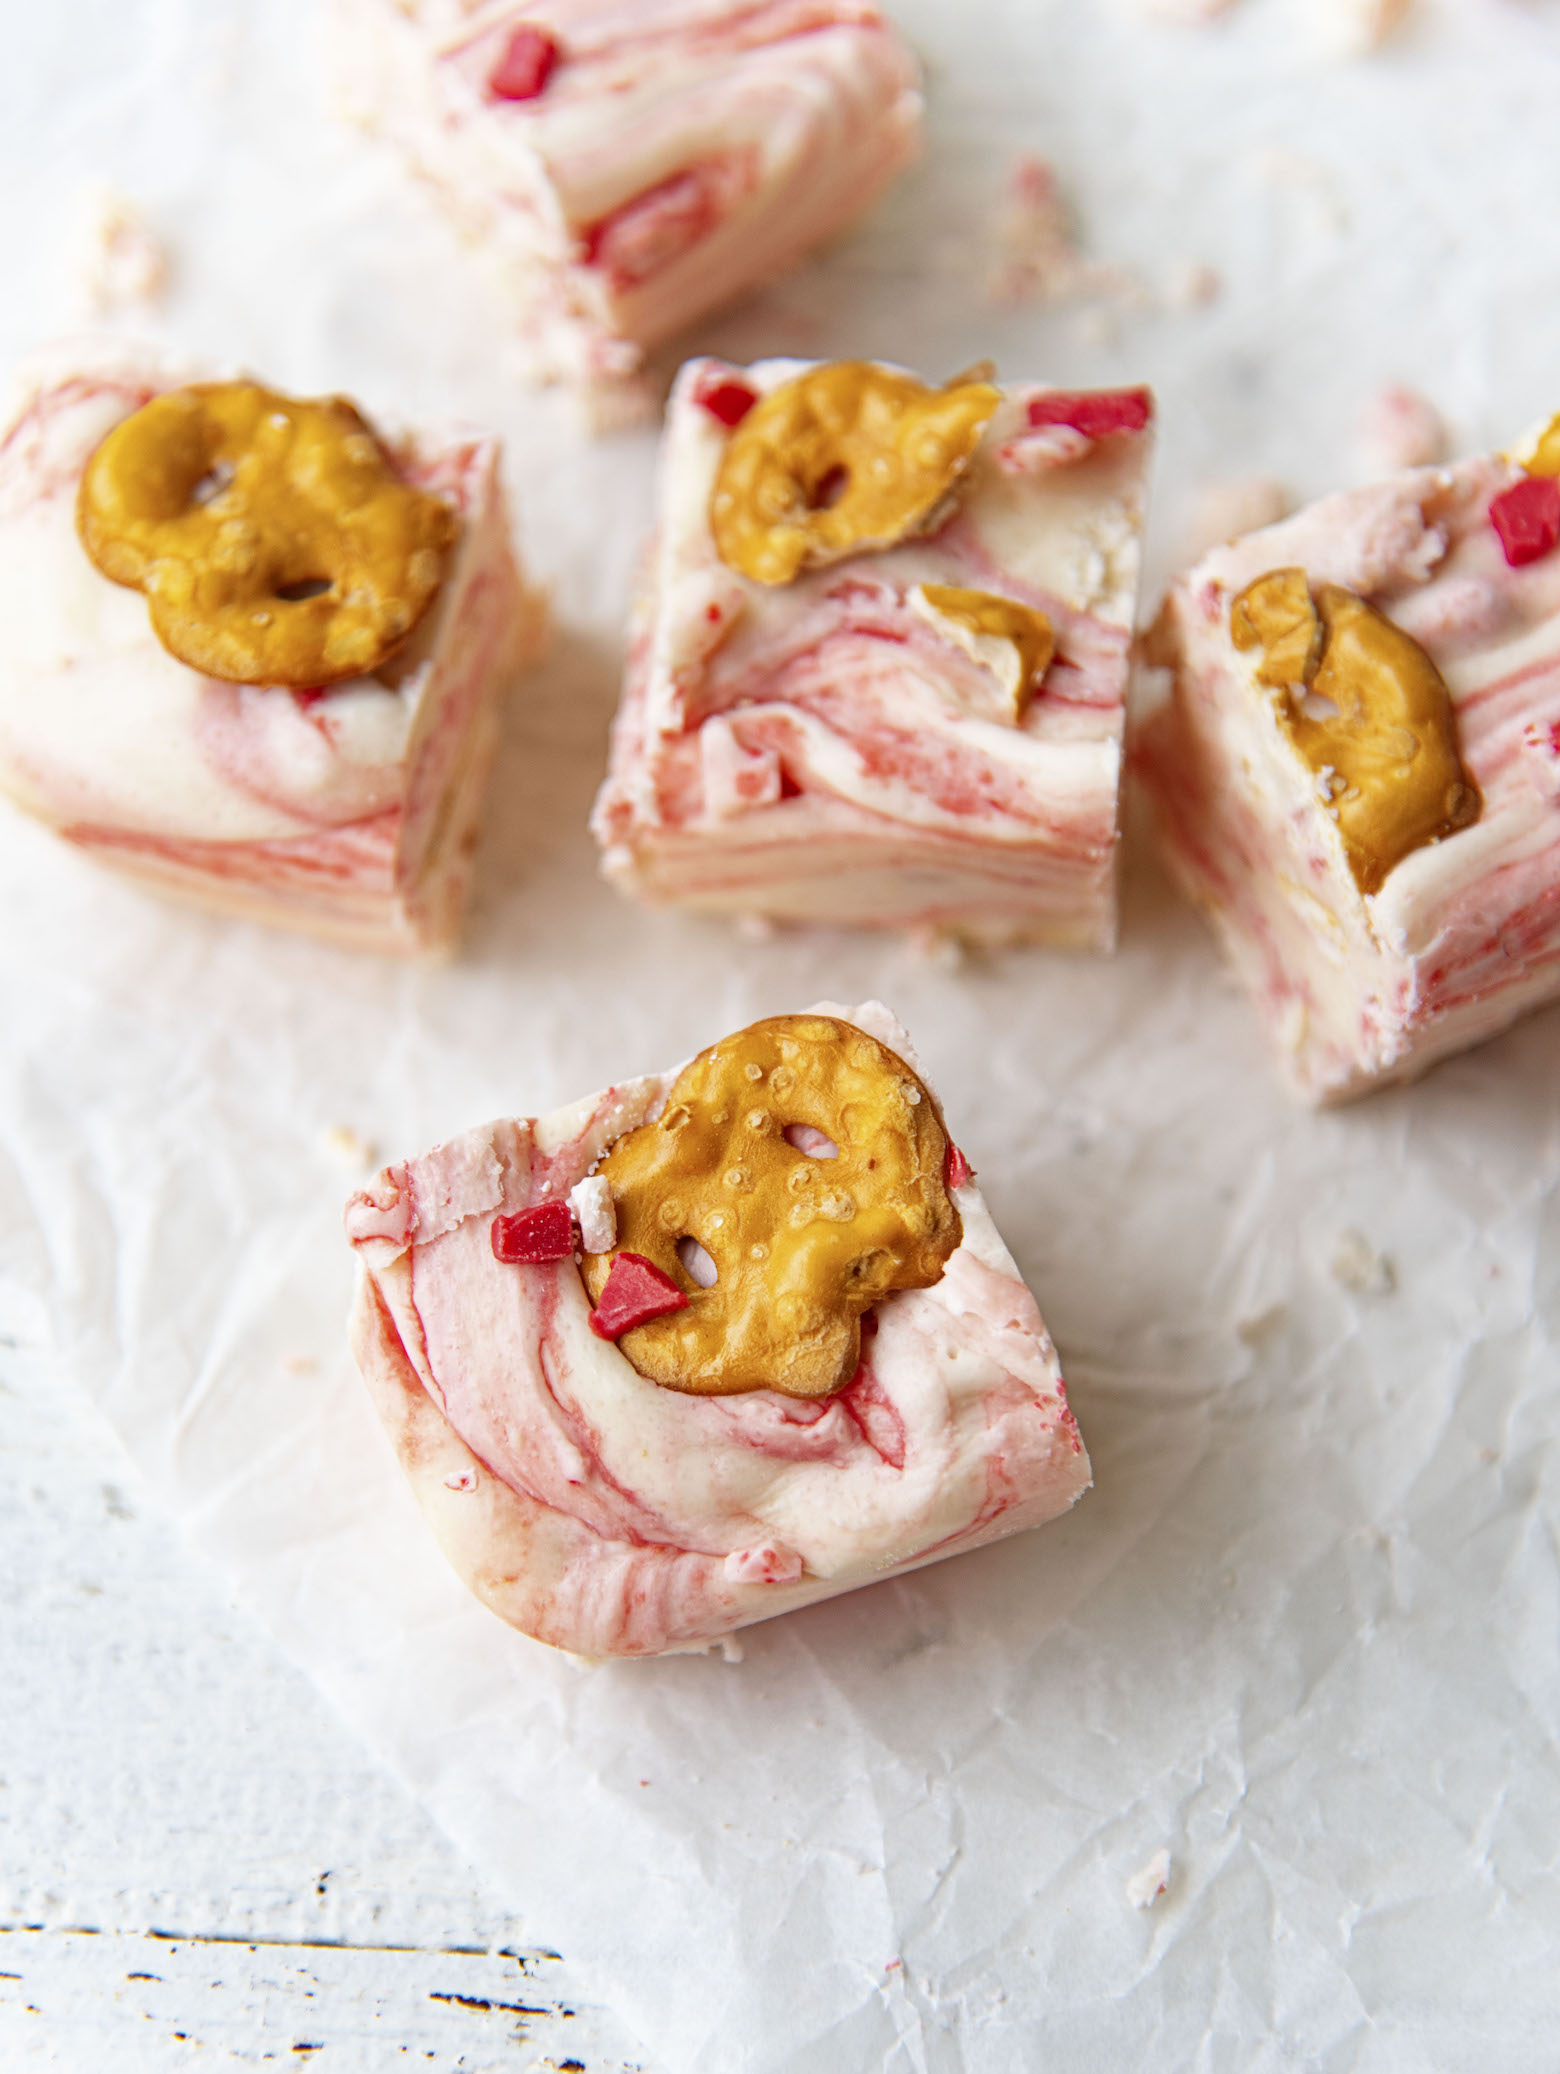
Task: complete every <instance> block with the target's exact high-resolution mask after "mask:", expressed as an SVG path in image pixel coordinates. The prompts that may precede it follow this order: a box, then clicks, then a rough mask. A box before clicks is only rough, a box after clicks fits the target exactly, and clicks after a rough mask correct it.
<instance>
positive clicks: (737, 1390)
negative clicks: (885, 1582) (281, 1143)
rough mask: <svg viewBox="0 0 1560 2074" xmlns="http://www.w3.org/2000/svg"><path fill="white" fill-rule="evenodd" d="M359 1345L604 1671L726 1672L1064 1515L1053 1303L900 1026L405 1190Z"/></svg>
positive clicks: (470, 1558) (511, 1562) (373, 1273)
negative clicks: (748, 1630)
mask: <svg viewBox="0 0 1560 2074" xmlns="http://www.w3.org/2000/svg"><path fill="white" fill-rule="evenodd" d="M346 1227H347V1234H348V1237H349V1239H350V1240H351V1243H352V1245H353V1246H354V1247H355V1249H356V1251H357V1255H358V1259H359V1262H360V1264H361V1267H362V1270H363V1272H362V1277H361V1280H360V1284H359V1292H358V1299H357V1305H356V1309H355V1312H354V1317H353V1326H352V1338H353V1350H354V1352H355V1354H356V1357H357V1361H358V1364H359V1367H360V1368H361V1371H362V1374H363V1377H364V1380H365V1382H366V1384H367V1386H368V1389H369V1391H370V1394H371V1395H372V1397H373V1400H374V1403H375V1405H376V1407H377V1409H378V1411H379V1414H380V1417H381V1418H382V1419H383V1421H384V1424H385V1426H386V1429H387V1430H388V1432H389V1435H390V1438H391V1440H392V1442H393V1444H394V1447H395V1450H396V1453H397V1455H398V1456H399V1458H400V1461H401V1464H402V1466H403V1468H404V1469H405V1471H406V1473H407V1475H408V1477H409V1478H410V1480H411V1483H412V1485H413V1488H414V1491H415V1493H416V1495H417V1498H418V1501H419V1503H420V1504H421V1506H422V1508H423V1511H424V1513H425V1515H426V1517H427V1519H428V1521H429V1523H430V1525H431V1527H432V1529H433V1532H434V1534H435V1536H436V1537H437V1539H438V1541H439V1543H440V1545H441V1547H442V1548H443V1550H444V1553H445V1555H446V1556H447V1557H448V1559H449V1561H450V1563H451V1564H452V1565H453V1567H454V1568H455V1570H456V1571H457V1572H458V1573H459V1575H460V1576H461V1577H462V1579H463V1580H464V1581H465V1583H466V1584H467V1585H468V1586H469V1587H470V1588H471V1590H473V1591H474V1592H475V1593H476V1594H477V1596H478V1597H479V1598H481V1599H482V1600H483V1601H484V1603H485V1604H487V1605H488V1606H489V1607H491V1608H492V1610H493V1611H494V1612H495V1613H497V1614H499V1615H500V1616H501V1617H502V1618H503V1619H504V1620H507V1621H508V1622H510V1624H511V1625H512V1626H514V1627H517V1628H520V1629H521V1630H522V1631H523V1632H525V1633H526V1634H528V1635H531V1636H533V1637H535V1638H536V1639H537V1640H539V1641H542V1642H548V1643H551V1644H553V1645H554V1646H555V1647H558V1648H561V1649H567V1650H570V1651H572V1652H574V1653H575V1654H577V1655H581V1656H589V1657H604V1656H657V1655H662V1654H665V1653H667V1652H670V1651H676V1650H681V1649H698V1648H703V1647H707V1646H708V1645H709V1644H710V1643H712V1642H715V1641H718V1640H720V1639H721V1638H722V1637H723V1636H726V1635H729V1634H730V1633H731V1632H732V1631H733V1630H734V1629H736V1628H739V1627H744V1626H746V1625H747V1624H748V1623H749V1622H751V1621H757V1620H767V1619H768V1618H770V1617H771V1616H772V1615H774V1614H777V1613H784V1612H788V1611H790V1610H791V1609H792V1608H794V1607H798V1606H804V1605H807V1604H809V1603H810V1602H811V1601H813V1600H817V1599H825V1598H831V1597H833V1596H834V1595H835V1594H837V1593H839V1592H845V1591H852V1590H854V1589H855V1588H856V1586H858V1585H862V1584H871V1583H875V1582H876V1581H877V1580H878V1579H880V1578H883V1577H888V1576H895V1575H898V1574H900V1573H901V1572H903V1571H906V1570H911V1569H915V1568H917V1567H919V1566H920V1565H921V1564H923V1563H930V1562H937V1561H940V1560H941V1559H942V1558H943V1557H944V1556H951V1555H957V1554H959V1553H961V1552H962V1551H964V1550H967V1549H972V1548H978V1547H981V1546H983V1545H984V1544H985V1543H987V1542H990V1541H994V1540H997V1539H999V1538H1001V1537H1002V1536H1003V1535H1006V1534H1011V1533H1016V1532H1018V1531H1019V1530H1020V1529H1022V1528H1026V1527H1034V1526H1040V1525H1042V1524H1043V1523H1044V1522H1045V1521H1047V1520H1050V1519H1054V1518H1055V1517H1057V1516H1058V1515H1059V1514H1060V1513H1063V1512H1065V1511H1066V1510H1067V1509H1068V1508H1069V1507H1070V1506H1071V1505H1072V1504H1073V1503H1074V1501H1075V1500H1076V1499H1077V1498H1078V1497H1080V1496H1081V1495H1082V1493H1083V1492H1084V1491H1085V1490H1087V1489H1088V1486H1089V1460H1088V1456H1087V1454H1086V1453H1085V1452H1084V1447H1083V1442H1082V1440H1081V1439H1080V1437H1079V1434H1078V1427H1077V1423H1076V1421H1075V1420H1074V1418H1073V1415H1072V1413H1071V1411H1070V1409H1069V1408H1068V1404H1067V1392H1066V1387H1065V1385H1064V1383H1063V1381H1062V1377H1061V1371H1060V1369H1059V1367H1058V1364H1057V1359H1056V1351H1055V1349H1054V1347H1053V1346H1052V1344H1051V1341H1050V1338H1049V1337H1048V1335H1047V1333H1046V1330H1045V1327H1044V1325H1043V1324H1042V1322H1041V1318H1040V1313H1039V1311H1038V1310H1037V1309H1036V1307H1035V1301H1034V1298H1033V1297H1032V1296H1031V1295H1030V1293H1029V1291H1028V1290H1027V1289H1026V1288H1025V1286H1024V1284H1023V1282H1022V1280H1021V1279H1020V1277H1019V1274H1018V1271H1017V1269H1016V1268H1015V1266H1014V1264H1013V1261H1012V1258H1011V1256H1010V1255H1009V1253H1008V1251H1007V1248H1006V1247H1005V1246H1004V1245H1003V1243H1002V1240H1001V1239H1000V1238H999V1237H998V1235H997V1231H996V1227H995V1226H994V1225H993V1223H992V1221H991V1218H990V1215H989V1214H988V1212H987V1210H986V1207H985V1204H984V1202H983V1201H982V1198H981V1193H980V1190H979V1189H978V1188H977V1186H976V1185H975V1177H974V1174H973V1173H972V1171H971V1169H970V1165H969V1162H968V1161H967V1160H966V1159H965V1158H964V1156H963V1154H962V1153H961V1152H960V1151H959V1150H958V1148H957V1146H956V1145H954V1143H953V1142H952V1140H951V1139H950V1138H949V1136H948V1133H947V1128H946V1125H945V1123H944V1121H943V1116H942V1112H941V1110H940V1108H939V1107H938V1104H937V1101H936V1098H935V1096H934V1095H933V1094H932V1091H931V1089H930V1088H929V1087H928V1085H927V1083H926V1080H925V1077H924V1074H923V1073H922V1072H921V1070H920V1068H919V1066H918V1065H917V1063H916V1060H915V1055H914V1053H913V1052H912V1051H911V1049H910V1042H909V1039H908V1037H907V1036H906V1035H905V1032H904V1031H903V1030H902V1029H901V1028H900V1026H899V1025H898V1023H897V1022H896V1021H895V1020H894V1018H893V1017H892V1016H891V1015H890V1014H889V1012H888V1010H887V1009H886V1008H884V1007H883V1005H882V1004H881V1003H880V1002H868V1003H866V1004H865V1005H864V1006H862V1007H859V1008H841V1007H837V1006H834V1005H833V1004H830V1003H823V1004H821V1005H820V1006H818V1007H816V1008H813V1009H809V1010H807V1011H806V1012H805V1013H803V1014H800V1015H783V1016H774V1017H770V1018H769V1019H768V1020H766V1021H764V1022H760V1023H755V1024H752V1025H750V1026H749V1027H748V1028H747V1029H745V1030H741V1031H738V1032H736V1033H735V1034H734V1035H732V1036H729V1037H726V1038H724V1039H722V1040H721V1042H720V1043H718V1044H715V1045H712V1046H711V1047H710V1048H709V1049H708V1050H707V1051H704V1052H702V1053H700V1055H699V1056H698V1057H697V1058H696V1059H694V1060H693V1061H692V1062H691V1063H690V1064H688V1065H686V1066H683V1067H680V1068H674V1069H673V1070H672V1071H671V1072H668V1073H652V1074H649V1075H647V1076H645V1077H644V1078H642V1079H636V1080H629V1081H624V1082H621V1083H620V1084H618V1085H617V1086H614V1087H610V1088H608V1089H607V1090H606V1091H605V1092H604V1093H602V1094H599V1095H594V1096H591V1097H589V1098H588V1099H586V1100H585V1101H582V1102H578V1103H576V1104H575V1105H574V1106H573V1107H572V1108H569V1109H565V1110H562V1111H560V1112H558V1113H557V1114H554V1115H552V1116H547V1117H543V1118H540V1119H532V1118H519V1119H514V1120H509V1121H505V1122H500V1123H495V1124H489V1125H486V1126H485V1127H483V1128H481V1129H478V1130H474V1131H471V1132H468V1133H467V1135H466V1136H465V1137H462V1138H457V1139H455V1140H454V1141H453V1142H451V1143H450V1144H447V1145H443V1146H440V1147H438V1148H437V1149H436V1150H434V1151H432V1152H430V1153H427V1154H426V1155H425V1156H424V1157H422V1158H421V1159H414V1160H409V1161H407V1162H406V1163H405V1164H403V1165H400V1166H395V1167H390V1168H387V1169H386V1170H385V1171H384V1172H383V1173H381V1174H380V1175H379V1176H378V1177H377V1178H376V1179H375V1180H374V1181H372V1182H370V1183H369V1184H368V1186H367V1187H366V1188H364V1189H363V1190H361V1191H360V1192H359V1193H358V1194H357V1195H355V1196H354V1197H353V1198H352V1200H351V1202H350V1203H349V1204H348V1206H347V1211H346Z"/></svg>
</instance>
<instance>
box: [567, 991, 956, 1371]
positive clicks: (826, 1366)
mask: <svg viewBox="0 0 1560 2074" xmlns="http://www.w3.org/2000/svg"><path fill="white" fill-rule="evenodd" d="M794 1126H805V1127H806V1130H810V1131H811V1132H814V1133H822V1135H823V1136H824V1137H825V1138H827V1139H830V1140H832V1141H833V1143H834V1145H835V1146H836V1147H837V1148H838V1156H837V1157H834V1158H823V1159H819V1158H814V1157H810V1156H809V1154H808V1153H806V1152H804V1151H802V1150H801V1149H800V1148H799V1147H798V1146H797V1145H796V1144H794V1143H793V1142H792V1141H791V1139H789V1138H787V1136H786V1135H785V1134H786V1131H787V1129H788V1128H789V1127H794ZM796 1135H798V1136H801V1137H803V1139H804V1142H807V1140H806V1132H805V1131H801V1132H797V1133H796ZM814 1142H815V1141H814ZM947 1150H948V1137H947V1133H946V1132H945V1131H944V1129H943V1125H942V1119H941V1117H940V1116H939V1115H938V1113H937V1105H936V1103H935V1102H934V1101H933V1099H932V1097H931V1095H930V1094H929V1093H928V1092H927V1090H926V1088H925V1087H924V1086H923V1085H922V1084H921V1082H920V1080H919V1079H917V1077H916V1075H915V1074H914V1073H912V1072H911V1070H910V1068H909V1067H908V1066H907V1065H906V1064H905V1063H904V1061H903V1060H902V1059H900V1058H896V1057H895V1055H894V1053H893V1052H891V1051H890V1050H889V1049H888V1047H887V1046H886V1045H883V1044H879V1043H878V1041H877V1040H876V1038H873V1037H869V1036H868V1035H867V1034H866V1032H865V1031H863V1030H858V1029H856V1028H855V1027H854V1025H852V1024H850V1023H843V1022H838V1021H836V1020H835V1019H834V1018H833V1017H832V1016H823V1015H782V1016H775V1017H773V1018H771V1019H770V1020H769V1021H767V1022H761V1023H754V1024H752V1025H751V1026H750V1027H749V1028H748V1029H745V1030H739V1031H738V1032H737V1034H736V1035H735V1036H734V1037H727V1038H725V1039H724V1040H723V1041H722V1042H721V1043H720V1044H717V1045H713V1046H712V1047H711V1048H710V1049H709V1050H708V1051H704V1052H701V1053H700V1054H699V1056H698V1057H697V1058H696V1059H695V1060H694V1061H693V1062H692V1064H691V1065H689V1066H686V1067H685V1068H684V1069H683V1071H682V1072H681V1073H680V1074H679V1075H678V1077H677V1080H676V1082H675V1083H674V1084H673V1086H672V1089H671V1092H670V1093H669V1095H668V1096H667V1102H666V1107H665V1109H664V1110H663V1111H662V1113H661V1115H660V1117H659V1119H658V1120H657V1121H656V1122H654V1123H648V1124H642V1125H640V1127H639V1128H638V1129H637V1130H633V1131H629V1132H627V1133H626V1134H625V1135H624V1136H623V1137H621V1138H619V1139H618V1141H617V1143H616V1144H615V1145H614V1146H613V1147H612V1150H611V1151H610V1152H609V1153H608V1154H607V1157H606V1159H605V1160H604V1161H603V1162H602V1165H601V1168H600V1171H601V1173H603V1174H604V1175H605V1176H606V1177H607V1179H608V1180H609V1182H610V1183H611V1186H612V1194H613V1198H614V1201H615V1203H616V1206H617V1238H618V1245H617V1249H616V1251H622V1252H628V1253H633V1254H638V1255H640V1256H642V1257H643V1258H644V1259H646V1260H649V1261H651V1262H652V1263H653V1264H654V1265H655V1266H656V1267H658V1268H659V1269H660V1270H661V1271H662V1272H663V1273H664V1274H666V1275H668V1276H669V1277H670V1278H671V1279H672V1280H673V1281H674V1282H675V1283H676V1285H677V1287H678V1288H679V1289H682V1290H685V1291H686V1292H687V1296H688V1303H687V1307H686V1308H685V1309H682V1310H678V1311H674V1312H672V1313H670V1314H669V1315H667V1316H665V1317H660V1318H656V1319H654V1320H652V1321H651V1322H650V1323H649V1324H646V1325H639V1326H635V1327H634V1328H633V1329H632V1330H630V1331H628V1332H625V1333H624V1334H623V1337H622V1339H621V1340H620V1341H619V1345H620V1346H621V1347H622V1349H623V1352H624V1353H625V1354H626V1355H627V1356H628V1358H629V1359H630V1360H631V1361H632V1362H633V1364H634V1366H635V1368H637V1369H638V1370H639V1372H640V1373H641V1375H645V1376H648V1377H649V1378H650V1379H651V1381H653V1382H656V1383H660V1384H662V1385H663V1386H664V1387H665V1388H666V1389H669V1390H686V1391H691V1392H694V1393H696V1394H699V1395H703V1396H725V1395H729V1394H731V1393H733V1392H736V1391H739V1390H779V1391H782V1392H783V1393H784V1394H785V1395H786V1396H788V1397H827V1396H829V1395H830V1394H831V1393H832V1392H833V1391H835V1390H838V1389H841V1388H843V1386H844V1385H845V1384H846V1383H848V1382H849V1381H850V1379H851V1377H852V1376H853V1375H854V1374H855V1372H856V1369H857V1367H858V1365H859V1363H860V1359H861V1316H862V1313H863V1312H864V1311H867V1310H870V1309H871V1307H872V1306H873V1305H874V1304H875V1303H879V1302H881V1300H882V1299H883V1298H884V1297H885V1296H887V1295H888V1294H889V1292H890V1291H891V1290H894V1289H924V1288H926V1287H928V1286H929V1285H930V1284H931V1283H933V1282H936V1281H938V1280H939V1279H940V1278H941V1276H942V1272H943V1268H944V1266H945V1264H946V1262H947V1260H948V1257H949V1255H950V1254H951V1253H952V1252H953V1250H954V1248H955V1247H956V1246H957V1245H958V1244H959V1241H960V1239H961V1237H962V1235H963V1234H962V1227H961V1225H960V1221H959V1213H958V1211H957V1210H956V1209H955V1208H954V1206H953V1203H952V1202H951V1200H950V1199H949V1195H948V1191H947V1188H946V1186H945V1185H944V1181H943V1172H944V1160H945V1157H946V1155H947ZM684 1239H693V1240H694V1241H695V1242H696V1243H697V1244H699V1245H700V1246H702V1247H703V1248H704V1249H705V1251H706V1252H707V1253H708V1254H709V1256H710V1258H711V1259H712V1260H713V1262H714V1264H715V1270H716V1280H715V1282H714V1284H713V1286H711V1287H709V1288H703V1287H701V1286H700V1284H699V1283H698V1282H697V1281H695V1279H694V1278H693V1276H692V1275H690V1274H689V1272H688V1270H687V1268H686V1267H685V1265H684V1263H683V1260H682V1257H681V1255H680V1253H679V1250H678V1247H679V1241H681V1240H684ZM614 1258H615V1253H611V1254H607V1253H603V1254H588V1255H587V1256H586V1258H585V1261H584V1265H583V1270H582V1271H583V1273H584V1276H585V1284H586V1287H587V1288H588V1290H589V1291H590V1295H591V1299H592V1301H593V1302H594V1301H595V1300H596V1299H598V1298H599V1296H600V1294H601V1291H602V1290H603V1289H604V1288H605V1286H606V1282H607V1277H608V1274H609V1273H610V1271H611V1267H612V1262H613V1259H614Z"/></svg>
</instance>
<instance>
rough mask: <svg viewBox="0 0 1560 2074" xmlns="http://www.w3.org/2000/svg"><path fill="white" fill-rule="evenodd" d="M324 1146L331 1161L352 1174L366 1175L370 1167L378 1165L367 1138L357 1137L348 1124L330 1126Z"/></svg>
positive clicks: (373, 1149) (376, 1155)
mask: <svg viewBox="0 0 1560 2074" xmlns="http://www.w3.org/2000/svg"><path fill="white" fill-rule="evenodd" d="M324 1146H325V1150H326V1151H327V1152H328V1153H329V1154H330V1156H331V1158H332V1159H333V1160H336V1161H338V1162H339V1163H340V1164H341V1165H342V1166H344V1167H347V1168H349V1169H350V1170H351V1171H352V1172H353V1173H358V1174H362V1173H366V1172H367V1171H368V1169H369V1168H370V1167H376V1166H378V1164H379V1158H378V1153H377V1149H376V1147H375V1146H373V1145H372V1144H371V1143H370V1142H369V1140H368V1139H367V1138H364V1137H361V1136H359V1134H358V1133H357V1132H356V1131H355V1130H353V1129H352V1128H351V1126H350V1125H349V1124H344V1123H336V1124H332V1125H331V1127H330V1129H329V1130H328V1131H327V1132H326V1133H325V1137H324Z"/></svg>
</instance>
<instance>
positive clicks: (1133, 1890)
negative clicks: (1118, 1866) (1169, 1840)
mask: <svg viewBox="0 0 1560 2074" xmlns="http://www.w3.org/2000/svg"><path fill="white" fill-rule="evenodd" d="M1169 1885H1170V1853H1169V1852H1168V1851H1165V1850H1159V1851H1156V1852H1155V1853H1154V1855H1153V1857H1152V1858H1150V1859H1149V1861H1148V1863H1147V1864H1146V1865H1145V1866H1144V1867H1143V1868H1142V1870H1141V1871H1139V1872H1135V1873H1133V1875H1132V1877H1131V1879H1129V1880H1128V1881H1127V1899H1128V1900H1129V1901H1130V1902H1131V1903H1132V1906H1133V1907H1134V1908H1152V1907H1153V1905H1154V1903H1155V1902H1156V1901H1157V1900H1158V1899H1159V1897H1160V1895H1161V1894H1163V1893H1164V1892H1165V1891H1166V1890H1167V1889H1168V1887H1169Z"/></svg>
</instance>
